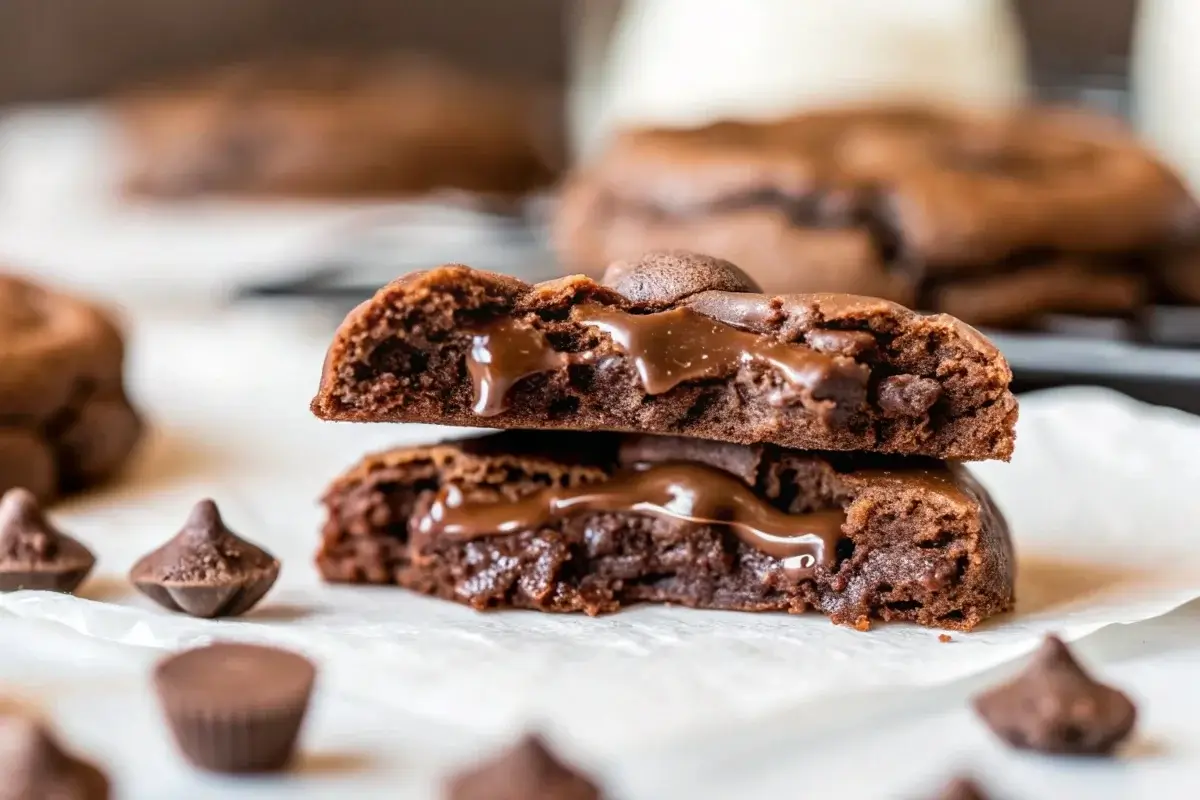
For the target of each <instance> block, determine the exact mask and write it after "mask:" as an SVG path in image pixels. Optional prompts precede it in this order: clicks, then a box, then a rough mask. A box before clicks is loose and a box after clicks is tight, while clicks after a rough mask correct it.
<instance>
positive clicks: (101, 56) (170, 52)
mask: <svg viewBox="0 0 1200 800" xmlns="http://www.w3.org/2000/svg"><path fill="white" fill-rule="evenodd" d="M600 3H601V4H610V5H611V4H613V3H612V1H611V0H600ZM573 5H574V4H572V3H570V2H565V1H564V0H454V2H447V0H205V2H195V0H103V1H102V2H88V0H3V2H0V54H3V55H2V56H0V102H14V101H28V100H50V99H65V98H74V97H81V96H87V95H91V94H95V93H98V92H103V91H106V90H109V89H112V88H114V87H117V86H120V85H123V84H127V83H130V82H137V81H139V80H141V79H144V78H146V77H148V76H151V75H158V74H161V73H164V72H166V73H169V72H174V71H177V70H178V71H184V70H189V69H192V68H195V67H198V66H204V65H208V64H214V63H219V62H222V61H228V60H238V59H242V58H245V57H248V56H251V55H255V54H262V53H271V54H274V53H278V52H284V53H286V52H292V51H313V50H319V51H330V50H334V51H337V50H347V49H349V50H354V51H359V52H374V51H387V50H397V49H400V50H411V51H414V52H419V53H423V54H428V55H433V56H439V57H442V58H445V59H447V60H449V61H452V62H454V63H456V64H458V65H461V66H463V67H466V68H469V69H474V70H480V71H484V72H487V73H491V74H501V75H511V76H513V77H517V78H522V79H526V80H535V81H538V82H547V83H550V84H553V85H559V86H561V85H563V84H565V81H566V76H567V72H568V56H567V46H566V42H567V35H566V31H567V28H568V23H567V19H568V16H569V14H570V13H572V7H573Z"/></svg>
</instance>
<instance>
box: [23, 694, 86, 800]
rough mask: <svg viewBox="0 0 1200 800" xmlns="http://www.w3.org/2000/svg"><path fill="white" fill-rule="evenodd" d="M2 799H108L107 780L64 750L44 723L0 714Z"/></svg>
mask: <svg viewBox="0 0 1200 800" xmlns="http://www.w3.org/2000/svg"><path fill="white" fill-rule="evenodd" d="M0 775H2V776H3V784H2V785H0V798H5V800H7V798H10V797H11V798H42V797H45V798H55V799H56V800H107V798H108V796H109V785H108V779H107V778H106V777H105V776H104V774H103V773H102V772H100V770H98V769H96V768H95V767H93V766H92V765H91V764H88V763H87V762H85V761H81V760H79V759H77V758H75V757H74V756H72V755H71V754H69V753H67V752H66V751H64V750H63V749H62V747H61V746H60V745H59V743H58V742H57V741H56V740H55V738H54V737H53V736H52V735H50V732H49V731H47V730H46V728H45V727H44V726H42V725H41V724H39V723H38V722H36V721H35V720H32V719H29V718H26V717H23V716H21V715H18V714H7V715H0Z"/></svg>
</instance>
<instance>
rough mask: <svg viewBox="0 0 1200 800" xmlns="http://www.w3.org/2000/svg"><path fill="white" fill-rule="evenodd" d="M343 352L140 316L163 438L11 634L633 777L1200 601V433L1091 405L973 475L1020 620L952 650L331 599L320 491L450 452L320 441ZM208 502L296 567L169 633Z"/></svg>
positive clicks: (330, 436) (733, 617)
mask: <svg viewBox="0 0 1200 800" xmlns="http://www.w3.org/2000/svg"><path fill="white" fill-rule="evenodd" d="M327 337H328V332H327V330H324V329H321V328H316V327H313V328H306V327H304V326H303V325H302V324H301V323H298V322H296V321H295V320H290V319H283V318H281V317H279V316H277V315H273V314H272V315H266V314H258V313H238V314H233V313H230V312H221V313H215V312H214V313H207V314H197V315H196V316H194V317H191V318H189V317H187V316H183V315H182V314H181V313H180V312H172V313H171V314H170V315H169V318H168V315H167V314H165V313H164V314H144V315H142V316H141V317H140V319H139V325H138V338H137V342H138V344H137V346H136V347H135V350H134V354H133V364H132V371H133V374H134V379H135V385H136V394H137V396H138V398H139V399H140V400H141V401H142V402H143V403H144V404H145V405H146V406H147V408H148V409H149V410H150V414H151V416H152V417H153V419H154V423H155V426H156V427H155V432H154V434H153V437H152V439H151V441H150V443H149V444H148V446H147V448H146V450H145V452H143V454H142V457H141V459H140V460H139V463H138V465H137V467H136V468H135V470H134V471H133V474H132V475H131V476H130V478H129V480H128V481H127V482H125V483H124V484H123V485H121V486H119V487H115V488H113V489H111V490H108V491H106V492H104V493H102V494H97V495H93V496H91V497H88V498H85V499H83V500H81V501H76V502H74V503H72V504H68V505H67V506H64V507H63V508H62V509H61V510H60V511H58V512H57V513H56V514H55V517H56V519H57V520H58V521H59V522H60V523H61V524H62V526H63V527H64V528H66V529H67V530H69V531H71V532H73V533H75V534H76V535H78V536H79V537H80V538H82V539H84V540H85V541H86V542H87V543H89V544H90V545H91V546H92V548H93V549H94V550H95V551H96V552H97V553H98V554H99V557H100V563H99V565H98V569H97V574H96V576H95V577H94V578H93V579H92V582H91V583H90V584H89V586H88V588H87V589H86V590H85V591H84V592H83V594H84V598H82V599H81V598H74V597H67V596H58V595H52V594H44V593H32V592H23V593H16V594H9V595H4V596H0V612H2V613H3V614H4V615H6V617H0V623H3V622H4V621H5V619H6V618H7V619H19V620H22V621H25V622H39V623H54V624H56V626H65V627H66V628H67V629H69V630H71V631H74V632H76V633H78V634H82V635H83V636H86V637H89V638H90V639H93V640H101V641H103V642H108V643H116V644H122V645H133V646H137V647H139V648H153V649H155V650H159V649H161V650H168V649H174V648H180V647H184V646H190V645H195V644H199V643H202V642H205V641H209V640H212V639H219V638H229V639H245V640H252V641H264V642H274V643H278V644H283V645H286V646H288V647H293V648H296V649H299V650H302V651H304V652H306V653H309V654H311V655H312V656H313V657H315V658H316V659H318V660H319V662H320V664H321V667H322V671H323V678H324V683H323V686H324V687H325V688H324V689H323V691H331V692H336V693H337V694H338V695H339V696H341V697H345V698H351V699H353V700H355V701H356V702H362V703H365V704H369V705H370V706H372V707H374V708H375V709H377V710H378V711H379V713H381V714H383V713H388V714H394V715H397V716H398V717H399V718H411V719H429V720H436V721H439V722H440V723H443V724H447V725H451V726H453V727H454V728H455V729H457V730H461V731H463V732H464V735H478V736H480V737H483V738H492V737H498V736H501V735H503V734H504V733H505V732H511V731H512V730H515V729H517V728H521V727H529V726H535V727H539V728H541V729H543V730H549V731H550V732H552V733H554V734H558V735H561V736H562V737H564V739H565V740H569V741H571V742H573V743H574V744H575V746H577V747H579V748H580V749H581V750H586V751H587V752H589V753H593V754H596V755H597V757H605V758H620V757H621V755H622V754H623V753H625V752H629V751H632V750H634V749H635V748H638V747H640V746H641V745H642V744H644V743H645V742H648V741H652V742H654V743H656V744H658V745H663V744H664V743H666V744H669V743H670V742H671V741H672V740H673V739H675V738H679V739H680V740H681V741H682V740H684V739H686V738H687V737H688V736H695V735H696V733H697V732H698V731H707V730H711V731H713V732H714V733H718V732H719V731H721V730H722V729H723V728H726V727H728V726H730V725H732V724H734V723H736V722H738V721H747V720H752V719H754V718H756V717H757V716H759V715H767V714H772V715H776V716H777V715H778V714H779V713H780V712H781V710H786V709H788V708H791V707H795V708H796V709H797V710H799V709H801V707H802V706H803V704H804V703H805V702H806V701H808V700H811V699H814V698H818V697H823V698H829V697H831V696H834V695H836V694H838V693H852V692H856V691H860V690H864V689H886V688H904V687H915V686H927V685H932V684H936V683H939V682H945V681H949V680H952V679H955V678H958V677H961V676H964V675H968V674H970V673H972V672H976V671H979V670H982V669H985V668H987V667H990V666H993V665H996V664H998V663H1001V662H1003V661H1005V660H1008V659H1011V658H1013V657H1015V656H1017V655H1019V654H1021V653H1022V652H1024V651H1027V650H1029V649H1031V648H1032V647H1034V646H1035V645H1036V643H1037V642H1038V640H1039V638H1040V637H1041V636H1042V635H1043V634H1044V633H1045V632H1047V631H1057V632H1059V633H1060V634H1063V635H1065V636H1068V637H1078V636H1081V635H1084V634H1086V633H1089V632H1091V631H1093V630H1095V629H1097V628H1099V627H1101V626H1104V625H1107V624H1111V623H1125V622H1133V621H1136V620H1141V619H1146V618H1148V617H1152V616H1155V615H1159V614H1162V613H1164V612H1166V611H1168V610H1170V609H1172V608H1174V607H1176V606H1178V605H1180V604H1181V603H1183V602H1185V601H1187V600H1189V599H1191V598H1194V597H1197V596H1200V535H1197V533H1198V532H1197V528H1196V525H1197V523H1196V521H1197V520H1198V519H1200V491H1198V490H1197V479H1198V478H1200V420H1197V419H1196V418H1193V417H1189V416H1187V415H1184V414H1179V413H1175V412H1170V411H1165V410H1159V409H1153V408H1150V407H1147V406H1142V405H1139V404H1135V403H1133V402H1131V401H1128V400H1125V399H1122V398H1120V397H1119V396H1117V395H1113V394H1109V393H1104V392H1100V391H1093V390H1069V391H1057V392H1053V393H1047V394H1042V395H1037V396H1033V397H1030V398H1029V399H1027V400H1025V401H1024V403H1023V404H1022V411H1021V423H1020V431H1019V439H1018V447H1017V455H1016V458H1015V459H1014V460H1013V462H1012V463H1011V464H980V465H977V466H974V467H973V469H974V470H975V471H976V473H977V474H978V475H979V477H980V478H981V479H982V480H983V482H984V483H985V484H986V485H987V486H988V487H989V489H991V490H992V491H993V492H994V493H995V496H996V498H997V500H998V502H999V505H1000V507H1001V508H1002V509H1003V510H1004V512H1005V514H1006V515H1007V516H1008V518H1009V520H1010V522H1011V525H1012V529H1013V534H1014V536H1015V539H1016V546H1017V551H1018V554H1019V575H1020V577H1019V586H1018V594H1019V608H1018V610H1017V612H1016V613H1013V614H1010V615H1007V616H1005V617H1002V618H999V619H997V620H995V621H994V622H991V623H989V624H987V625H985V626H984V627H982V628H981V629H979V630H977V631H976V632H973V633H970V634H953V639H952V641H951V642H949V643H943V642H940V641H939V640H938V632H937V631H931V630H927V629H922V628H918V627H915V626H911V625H898V624H897V625H878V626H877V627H876V628H875V629H874V630H872V631H871V632H868V633H860V632H857V631H854V630H850V629H847V628H841V627H837V626H834V625H831V624H830V623H829V622H827V621H826V620H825V619H824V618H823V617H821V616H819V615H808V616H799V617H793V616H787V615H776V614H767V615H751V614H736V613H720V612H697V611H691V610H685V609H668V608H655V607H643V608H635V609H631V610H628V611H625V612H622V613H619V614H615V615H611V616H607V617H601V618H598V619H590V618H587V617H584V616H552V615H541V614H536V613H528V612H503V613H486V614H480V613H476V612H473V611H470V610H468V609H465V608H461V607H458V606H455V605H452V604H449V603H443V602H440V601H436V600H430V599H427V598H424V597H419V596H415V595H411V594H408V593H406V592H403V591H400V590H396V589H387V588H358V587H330V586H325V585H322V584H321V583H320V582H319V580H318V579H317V576H316V573H315V570H314V569H313V568H312V566H311V555H312V552H313V549H314V545H315V543H316V531H317V529H318V525H319V521H320V515H319V509H318V508H317V506H316V504H315V498H316V496H317V495H318V494H319V492H320V490H321V488H322V487H323V486H324V484H325V483H326V482H327V481H328V480H329V479H330V478H331V477H333V476H334V475H335V474H336V473H338V472H339V471H340V470H342V469H343V468H345V467H346V466H348V465H349V464H350V463H352V462H353V461H354V460H355V459H356V458H357V457H358V456H359V455H361V454H362V453H363V452H364V451H366V450H368V449H378V448H380V447H383V446H385V445H389V444H392V443H400V442H415V441H422V440H429V439H434V438H439V437H444V436H446V435H450V432H447V431H446V430H439V429H433V428H428V427H421V426H383V425H380V426H362V425H359V426H350V425H332V424H323V423H319V422H317V421H315V420H313V419H311V418H310V417H309V415H308V412H307V408H306V403H307V400H308V398H309V395H310V393H311V390H312V387H313V384H314V381H315V379H316V376H317V370H318V368H319V365H320V361H321V351H322V347H323V345H324V343H325V341H326V339H327ZM206 495H211V496H213V497H215V498H216V499H217V500H218V502H219V503H220V504H221V507H222V509H223V511H224V514H225V517H226V520H227V521H228V523H229V524H230V525H231V526H232V527H233V528H234V529H235V530H237V531H239V532H240V533H242V534H243V535H245V536H247V537H249V538H252V539H254V540H257V541H259V542H260V543H262V544H263V545H265V546H266V547H268V548H269V549H270V550H272V551H273V552H275V553H276V554H277V555H278V556H279V557H280V558H281V559H282V560H283V562H284V569H283V574H282V577H281V579H280V582H279V584H278V586H277V588H276V589H275V591H274V592H273V593H272V594H271V595H269V596H268V598H267V600H266V602H265V603H264V604H263V605H262V606H261V607H260V608H259V609H257V610H256V611H255V612H253V613H252V614H250V615H249V616H247V617H244V618H242V619H239V620H234V621H204V620H195V619H191V618H188V617H185V616H180V615H174V614H170V613H167V612H165V611H162V610H160V609H158V608H156V607H154V606H152V605H151V604H149V603H148V602H147V601H144V600H143V599H142V598H140V597H138V596H136V594H135V593H133V592H132V591H131V590H130V589H129V588H128V586H127V585H126V584H125V582H124V578H123V576H124V574H125V572H126V570H127V569H128V567H129V566H130V565H131V563H132V562H133V561H134V560H135V559H136V558H137V557H138V556H139V555H140V554H142V553H143V552H145V551H147V550H149V549H151V548H152V547H154V546H156V545H157V544H159V543H160V542H161V541H162V540H164V539H165V538H166V537H168V536H170V535H172V534H173V533H174V532H175V530H176V529H177V528H178V527H179V525H180V524H181V523H182V520H183V518H184V517H185V516H186V513H187V511H188V508H189V507H190V505H191V503H193V502H194V501H195V500H196V499H198V498H199V497H201V496H206ZM88 598H90V599H88Z"/></svg>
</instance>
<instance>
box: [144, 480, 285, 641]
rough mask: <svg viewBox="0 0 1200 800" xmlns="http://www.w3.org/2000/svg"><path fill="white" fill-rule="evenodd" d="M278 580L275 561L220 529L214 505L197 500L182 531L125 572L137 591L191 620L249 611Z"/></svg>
mask: <svg viewBox="0 0 1200 800" xmlns="http://www.w3.org/2000/svg"><path fill="white" fill-rule="evenodd" d="M277 577H279V562H278V561H277V560H275V558H274V557H273V556H272V555H271V554H270V553H268V552H266V551H265V550H263V549H262V548H260V547H256V546H255V545H253V544H251V543H250V542H247V541H246V540H245V539H242V538H240V537H239V536H237V535H236V534H235V533H233V532H232V531H231V530H229V528H227V527H226V526H225V522H224V521H223V520H222V519H221V514H220V512H219V511H218V510H217V505H216V503H214V502H213V501H212V500H207V499H206V500H201V501H200V502H199V503H197V504H196V506H195V508H193V509H192V512H191V514H190V515H189V516H188V519H187V522H186V523H185V524H184V526H183V529H182V530H180V531H179V533H178V534H177V535H176V536H175V538H173V539H171V540H170V541H169V542H167V543H166V544H164V545H163V546H162V547H160V548H158V549H157V550H155V551H154V552H152V553H149V554H147V555H145V556H143V557H142V558H141V560H139V561H138V562H137V563H136V564H134V566H133V569H132V570H130V572H129V579H130V581H132V582H133V585H134V586H136V587H137V589H138V590H139V591H141V592H142V593H143V594H145V595H146V596H147V597H149V598H150V599H152V600H154V601H155V602H156V603H158V604H159V605H161V606H163V607H164V608H168V609H170V610H172V611H182V612H184V613H186V614H190V615H191V616H193V617H203V618H206V619H209V618H212V617H235V616H238V615H239V614H244V613H245V612H247V611H249V610H250V609H251V608H253V607H254V606H255V605H256V604H257V603H258V601H259V600H261V599H262V598H263V595H265V594H266V593H267V592H268V591H269V590H270V589H271V587H272V586H273V585H274V583H275V579H276V578H277Z"/></svg>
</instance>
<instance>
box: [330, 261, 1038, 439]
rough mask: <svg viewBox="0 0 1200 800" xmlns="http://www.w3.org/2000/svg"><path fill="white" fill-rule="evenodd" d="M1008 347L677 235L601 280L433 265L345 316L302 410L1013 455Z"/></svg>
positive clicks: (366, 417) (333, 416)
mask: <svg viewBox="0 0 1200 800" xmlns="http://www.w3.org/2000/svg"><path fill="white" fill-rule="evenodd" d="M1011 378H1012V373H1011V371H1010V370H1009V367H1008V364H1007V363H1006V362H1005V360H1004V358H1003V356H1002V355H1001V354H1000V353H999V352H998V351H997V350H996V348H995V347H994V346H992V344H991V343H990V342H989V341H988V340H987V339H986V338H984V337H983V336H982V335H980V334H979V333H978V332H977V331H976V330H974V329H973V328H971V327H970V326H968V325H966V324H964V323H962V322H960V321H959V320H957V319H954V318H952V317H948V316H946V315H921V314H917V313H914V312H912V311H910V310H908V309H906V308H904V307H902V306H899V305H897V304H895V303H891V302H888V301H885V300H878V299H874V298H865V297H857V296H851V295H831V294H815V295H769V294H761V293H759V292H758V289H757V286H756V285H755V284H754V283H753V281H751V280H750V279H749V278H748V277H747V276H746V275H745V273H743V272H742V271H741V270H739V269H738V268H737V267H735V266H734V265H732V264H729V263H728V262H723V261H720V260H719V259H713V258H709V257H706V256H698V255H695V254H691V253H684V252H670V253H656V254H650V255H648V256H645V257H643V258H642V259H640V260H638V261H637V262H633V263H619V264H615V265H614V266H613V267H612V268H611V269H610V270H609V272H608V274H607V276H606V277H605V280H604V282H603V283H597V282H596V281H594V280H592V279H591V278H586V277H582V276H574V277H570V278H563V279H560V280H555V281H548V282H545V283H540V284H537V285H532V286H531V285H529V284H527V283H524V282H522V281H519V280H516V279H514V278H511V277H506V276H501V275H496V274H493V273H488V272H482V271H479V270H473V269H470V268H468V267H464V266H457V265H451V266H444V267H439V268H437V269H433V270H429V271H427V272H420V273H414V274H411V275H407V276H405V277H403V278H401V279H399V280H397V281H394V282H393V283H391V284H389V285H388V286H386V287H384V288H383V289H381V290H380V291H379V293H378V294H376V296H375V297H374V298H373V299H372V300H370V301H368V302H366V303H364V304H363V305H361V306H360V307H359V308H357V309H356V310H355V311H353V312H351V314H350V315H349V316H348V317H347V318H346V320H345V321H344V322H343V323H342V325H341V327H340V328H339V330H338V332H337V334H336V337H335V339H334V341H333V344H332V345H331V347H330V349H329V352H328V354H327V356H326V360H325V365H324V369H323V373H322V377H321V383H320V387H319V390H318V393H317V395H316V398H315V399H314V400H313V403H312V409H313V412H314V413H315V414H316V415H317V416H319V417H321V418H323V419H329V420H351V421H362V422H384V421H393V422H427V423H439V424H451V425H466V426H480V427H491V428H565V429H576V430H621V431H629V432H637V433H658V434H670V435H683V436H692V437H698V438H705V439H716V440H723V441H731V442H740V443H743V444H753V443H758V442H767V443H772V444H777V445H780V446H783V447H791V448H802V449H819V450H870V451H880V452H890V453H904V454H910V455H926V456H933V457H937V458H953V459H964V460H972V459H1008V458H1009V457H1010V456H1011V455H1012V450H1013V442H1014V435H1015V433H1014V426H1015V423H1016V418H1017V401H1016V399H1015V398H1014V397H1013V395H1012V393H1011V392H1010V391H1009V383H1010V381H1011Z"/></svg>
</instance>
